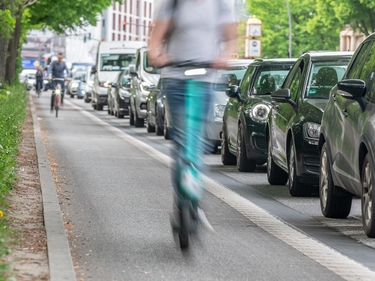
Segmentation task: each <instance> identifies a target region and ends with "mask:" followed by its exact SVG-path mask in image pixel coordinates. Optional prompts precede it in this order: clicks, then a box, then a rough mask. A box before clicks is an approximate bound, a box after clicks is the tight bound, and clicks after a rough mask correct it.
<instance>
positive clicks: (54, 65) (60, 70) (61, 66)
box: [47, 53, 70, 111]
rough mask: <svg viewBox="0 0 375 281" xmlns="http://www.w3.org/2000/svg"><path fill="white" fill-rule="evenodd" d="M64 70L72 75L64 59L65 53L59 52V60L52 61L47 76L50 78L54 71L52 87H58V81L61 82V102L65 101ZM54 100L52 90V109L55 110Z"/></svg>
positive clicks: (67, 74) (68, 74)
mask: <svg viewBox="0 0 375 281" xmlns="http://www.w3.org/2000/svg"><path fill="white" fill-rule="evenodd" d="M64 70H65V71H66V77H69V76H70V72H69V68H68V67H67V65H66V63H65V62H64V61H63V54H62V53H58V54H57V60H54V61H52V62H51V64H50V66H49V68H48V73H47V76H48V77H49V79H50V77H51V76H50V75H51V72H52V89H55V88H56V83H59V84H60V85H61V104H63V103H64V90H65V82H64V81H65V76H64ZM53 100H54V95H53V92H52V96H51V111H52V110H53Z"/></svg>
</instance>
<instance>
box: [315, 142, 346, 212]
mask: <svg viewBox="0 0 375 281" xmlns="http://www.w3.org/2000/svg"><path fill="white" fill-rule="evenodd" d="M319 199H320V209H321V210H322V214H323V215H324V216H325V217H327V218H341V219H344V218H346V217H347V216H348V215H349V213H350V209H351V207H352V196H337V195H335V186H334V183H333V179H332V173H331V166H330V163H329V161H328V151H327V144H324V145H323V147H322V151H321V153H320V169H319Z"/></svg>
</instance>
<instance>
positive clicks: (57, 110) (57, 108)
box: [55, 105, 59, 117]
mask: <svg viewBox="0 0 375 281" xmlns="http://www.w3.org/2000/svg"><path fill="white" fill-rule="evenodd" d="M55 110H56V117H59V106H58V105H55Z"/></svg>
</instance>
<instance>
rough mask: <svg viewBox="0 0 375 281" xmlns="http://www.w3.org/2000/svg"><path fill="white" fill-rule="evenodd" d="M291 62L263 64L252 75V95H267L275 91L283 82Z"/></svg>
mask: <svg viewBox="0 0 375 281" xmlns="http://www.w3.org/2000/svg"><path fill="white" fill-rule="evenodd" d="M291 66H292V64H285V65H283V64H277V65H264V66H261V67H259V70H258V71H257V73H256V76H255V77H254V84H253V87H252V89H251V94H253V95H267V94H271V93H272V92H274V91H276V90H277V89H279V88H280V87H281V85H282V84H283V83H284V80H285V78H286V77H287V75H288V73H289V71H290V68H291Z"/></svg>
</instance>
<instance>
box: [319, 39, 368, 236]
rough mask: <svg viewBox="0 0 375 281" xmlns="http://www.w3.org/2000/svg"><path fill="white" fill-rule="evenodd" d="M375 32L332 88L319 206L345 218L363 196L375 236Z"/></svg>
mask: <svg viewBox="0 0 375 281" xmlns="http://www.w3.org/2000/svg"><path fill="white" fill-rule="evenodd" d="M374 94H375V33H373V34H372V35H370V36H368V37H367V38H366V39H365V40H364V41H363V42H362V44H361V45H360V46H359V47H358V48H357V50H356V52H355V54H354V56H353V58H352V60H351V62H350V64H349V66H348V69H347V71H346V73H345V75H344V77H343V80H341V81H340V82H339V83H338V84H337V86H336V87H335V88H333V89H332V91H331V93H330V97H329V102H328V105H327V107H326V109H325V111H324V114H323V119H322V126H321V133H320V138H319V146H318V147H319V151H320V164H321V165H320V181H319V191H320V192H319V194H320V205H321V210H322V213H323V215H324V216H326V217H330V218H346V217H347V216H348V215H349V213H350V209H351V204H352V196H353V195H354V196H359V197H361V203H362V204H361V205H362V222H363V229H364V231H365V233H366V235H367V236H368V237H372V238H374V237H375V189H374V188H375V186H374V184H375V154H374V149H375V95H374Z"/></svg>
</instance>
